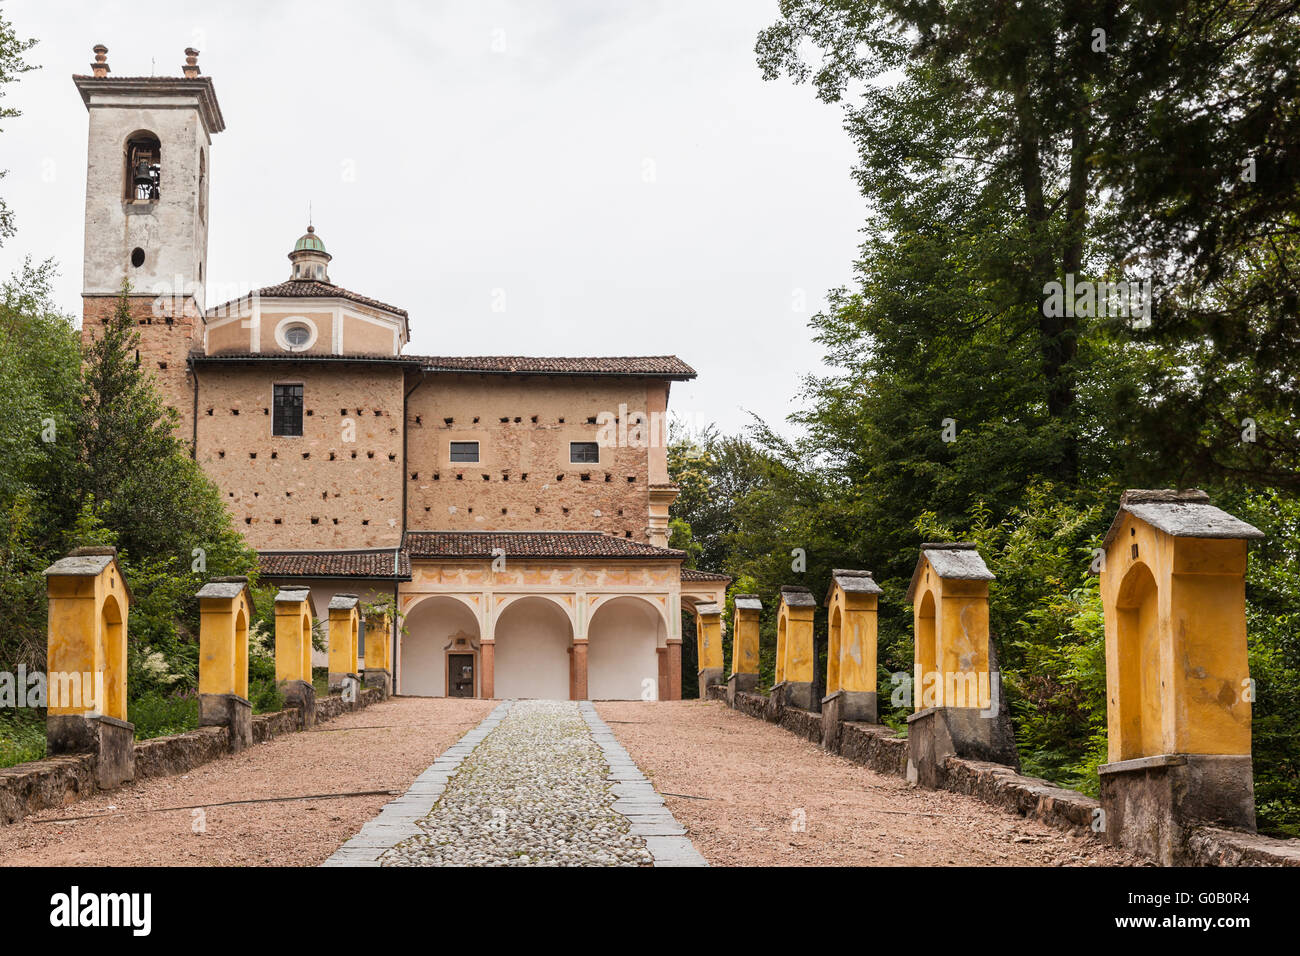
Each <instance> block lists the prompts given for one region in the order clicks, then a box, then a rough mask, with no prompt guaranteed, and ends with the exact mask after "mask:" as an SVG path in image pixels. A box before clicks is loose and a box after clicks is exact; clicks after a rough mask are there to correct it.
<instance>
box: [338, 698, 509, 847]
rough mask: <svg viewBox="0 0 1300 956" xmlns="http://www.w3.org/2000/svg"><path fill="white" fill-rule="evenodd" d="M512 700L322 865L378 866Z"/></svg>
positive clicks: (410, 830)
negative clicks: (381, 858)
mask: <svg viewBox="0 0 1300 956" xmlns="http://www.w3.org/2000/svg"><path fill="white" fill-rule="evenodd" d="M512 703H513V701H504V702H503V703H501V704H498V705H497V706H496V707H495V708H493V710H492V712H491V713H490V714H488V716H487V717H485V718H484V719H483V722H482V723H480V724H479V725H478V726H477V727H475V728H474V729H473V730H471V731H469V732H468V733H467V734H465V736H463V737H461V738H460V740H459V741H458V742H457V743H455V744H453V745H452V747H451V748H449V749H448V750H446V751H445V752H444V753H443V754H442V756H440V757H438V759H436V760H435V761H434V762H433V764H432V765H431V766H430V767H429V769H428V770H426V771H424V772H423V773H422V774H420V776H418V777H416V778H415V782H414V783H413V784H411V788H410V789H409V790H407V791H406V793H404V794H402V795H401V796H400V797H398V798H397V799H396V800H393V801H392V802H390V803H388V804H386V805H385V806H384V808H383V809H382V810H380V811H379V816H377V817H375V819H373V820H371V821H370V822H369V823H367V824H366V825H365V826H364V827H362V828H361V832H360V833H358V834H357V835H356V836H354V837H353V838H352V839H350V840H348V842H347V843H345V844H343V846H341V847H339V849H338V850H336V851H335V852H334V854H333V855H332V856H330V858H329V859H328V860H326V861H325V862H324V863H322V864H321V866H379V858H380V857H381V856H382V855H383V854H384V853H386V852H387V851H388V850H390V849H392V848H393V847H394V846H396V845H397V844H398V843H401V842H402V841H403V840H408V839H410V838H411V837H413V836H416V835H417V834H418V833H419V832H420V831H419V828H418V827H417V826H416V825H415V821H416V820H419V819H421V818H423V817H425V816H428V814H429V811H431V810H432V809H433V805H434V804H435V803H437V802H438V798H439V797H441V796H442V793H443V791H444V790H445V789H446V787H447V781H448V780H450V779H451V777H452V775H453V774H454V773H455V772H456V770H457V769H458V768H459V767H460V764H461V760H462V759H463V757H464V755H465V754H468V753H472V752H473V750H474V748H475V747H477V746H478V744H479V743H480V742H481V741H482V740H483V738H484V737H486V736H487V735H488V734H489V733H491V732H492V731H493V730H495V729H496V726H497V724H499V723H500V722H501V718H502V717H504V716H505V714H506V712H507V711H508V710H510V705H511V704H512ZM466 747H468V749H465V748H466ZM453 751H454V752H453Z"/></svg>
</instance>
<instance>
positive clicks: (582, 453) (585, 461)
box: [569, 441, 600, 465]
mask: <svg viewBox="0 0 1300 956" xmlns="http://www.w3.org/2000/svg"><path fill="white" fill-rule="evenodd" d="M569 461H570V463H572V464H574V465H596V464H599V463H600V445H599V444H597V443H596V442H594V441H571V442H569Z"/></svg>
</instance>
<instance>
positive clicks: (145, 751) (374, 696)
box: [0, 688, 384, 826]
mask: <svg viewBox="0 0 1300 956" xmlns="http://www.w3.org/2000/svg"><path fill="white" fill-rule="evenodd" d="M383 699H384V693H383V691H382V690H381V689H379V688H369V689H367V690H364V691H362V692H360V693H359V694H358V695H357V700H356V701H355V702H345V701H344V700H343V698H342V696H340V695H338V694H334V695H331V696H329V697H321V698H319V699H318V700H317V701H316V720H317V721H322V720H330V719H331V718H334V717H338V716H340V715H341V714H348V713H351V712H353V711H355V710H360V709H361V708H363V707H369V706H370V705H371V704H377V703H379V702H380V701H382V700H383ZM300 730H302V713H301V712H300V711H299V710H297V709H296V708H293V709H290V710H281V711H276V712H275V713H271V714H258V715H257V716H256V717H254V718H253V741H254V743H259V744H260V743H264V742H266V741H268V740H272V739H274V738H276V737H283V736H284V735H286V734H291V733H296V732H298V731H300ZM229 753H230V731H229V730H227V729H226V728H225V727H200V728H199V729H197V730H191V731H188V732H186V733H183V734H174V735H172V736H170V737H154V738H152V739H150V740H141V741H138V742H137V743H136V745H135V779H136V780H148V779H150V778H153V777H167V776H172V775H174V774H178V773H187V772H188V771H190V770H193V769H194V768H195V767H198V766H201V765H203V764H205V763H208V762H210V761H213V760H219V759H221V758H222V757H225V756H228V755H229ZM96 763H97V758H96V756H95V755H94V754H89V753H87V754H72V755H68V756H60V757H47V758H45V759H44V760H34V761H32V762H30V763H23V764H18V766H16V767H7V768H5V769H3V770H0V826H4V825H7V824H10V823H16V822H17V821H19V820H21V819H22V818H23V817H25V816H28V815H30V814H33V813H36V812H38V811H40V810H47V809H49V808H51V807H65V806H67V805H69V804H71V803H75V802H76V801H78V800H81V799H83V798H84V797H88V796H91V795H93V794H94V793H96V792H97V791H98V789H99V788H98V787H97V786H96V784H95V779H96Z"/></svg>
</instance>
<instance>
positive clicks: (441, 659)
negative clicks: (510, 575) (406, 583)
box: [398, 594, 480, 697]
mask: <svg viewBox="0 0 1300 956" xmlns="http://www.w3.org/2000/svg"><path fill="white" fill-rule="evenodd" d="M405 627H406V633H404V634H403V635H402V648H401V650H402V657H401V661H402V670H401V679H400V683H399V685H398V693H401V694H404V695H408V696H412V697H447V696H452V695H454V696H470V697H474V696H477V695H478V692H479V671H480V661H479V626H478V616H477V615H476V614H475V613H474V611H473V610H472V609H471V608H470V606H469V605H468V604H466V603H465V602H464V601H461V600H459V599H458V598H455V597H451V596H448V595H441V594H438V595H432V596H430V597H427V598H424V599H423V600H421V601H420V602H419V603H418V604H415V605H414V606H413V607H412V608H411V609H410V610H409V611H408V612H407V614H406V619H405ZM467 666H468V667H469V668H470V671H469V672H468V673H467V672H466V671H465V668H466V667H467ZM466 683H468V684H469V693H468V694H465V693H464V688H465V684H466ZM449 690H450V691H451V692H452V694H450V695H449Z"/></svg>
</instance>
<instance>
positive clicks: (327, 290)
mask: <svg viewBox="0 0 1300 956" xmlns="http://www.w3.org/2000/svg"><path fill="white" fill-rule="evenodd" d="M252 295H255V296H257V297H258V298H259V299H347V300H348V301H349V302H358V303H360V304H361V305H368V306H370V307H371V308H372V309H380V310H382V311H384V312H391V313H392V314H393V315H400V316H401V317H402V318H404V319H405V318H406V317H407V315H406V310H405V309H399V308H397V306H395V305H388V304H387V303H385V302H380V301H379V300H378V299H372V298H370V296H368V295H362V294H361V293H360V292H353V291H351V290H350V289H345V288H343V287H342V286H339V285H334V284H333V283H331V282H317V281H316V280H314V279H288V280H286V281H284V282H281V283H279V284H278V285H268V286H263V287H262V288H260V289H258V290H256V291H255V292H253V293H252ZM247 298H250V296H241V297H240V298H238V299H231V300H230V301H229V302H223V303H221V305H218V306H214V307H213V308H211V309H208V312H210V313H213V312H219V311H221V310H222V309H225V308H227V307H229V306H232V305H234V304H236V303H238V302H243V301H244V299H247Z"/></svg>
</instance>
